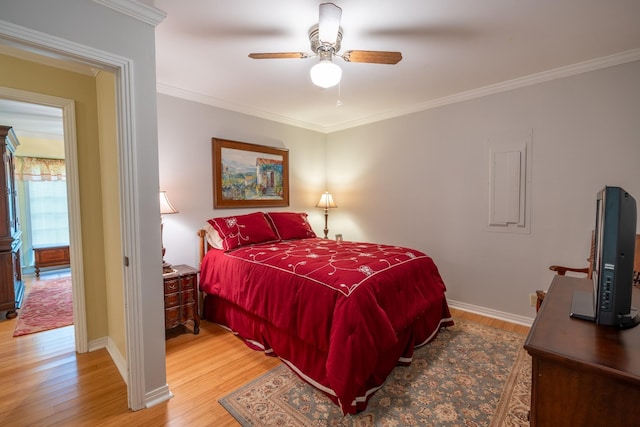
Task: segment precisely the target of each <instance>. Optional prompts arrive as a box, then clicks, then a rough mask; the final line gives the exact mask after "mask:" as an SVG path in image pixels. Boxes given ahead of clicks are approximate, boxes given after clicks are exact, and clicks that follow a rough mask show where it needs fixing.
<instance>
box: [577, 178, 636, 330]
mask: <svg viewBox="0 0 640 427" xmlns="http://www.w3.org/2000/svg"><path fill="white" fill-rule="evenodd" d="M636 226H637V213H636V201H635V199H634V198H633V197H632V196H631V195H630V194H629V193H627V192H626V191H624V190H623V189H622V188H620V187H609V186H607V187H605V188H603V189H602V190H601V191H599V192H598V195H597V198H596V223H595V232H594V233H595V234H594V242H593V243H594V254H593V259H592V260H591V263H592V264H591V269H592V272H593V273H592V279H593V291H575V292H574V294H573V301H572V304H571V316H572V317H576V318H579V319H584V320H590V321H593V322H596V323H597V324H598V325H607V326H617V327H618V328H621V329H626V328H631V327H633V326H636V325H637V324H638V323H640V316H639V315H638V313H637V310H635V309H633V308H632V307H631V295H632V292H633V259H634V255H635V238H636Z"/></svg>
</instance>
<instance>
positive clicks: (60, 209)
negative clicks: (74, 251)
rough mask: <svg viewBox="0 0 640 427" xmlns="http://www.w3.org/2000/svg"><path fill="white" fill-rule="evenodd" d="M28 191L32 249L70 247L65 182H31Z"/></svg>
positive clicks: (27, 186)
mask: <svg viewBox="0 0 640 427" xmlns="http://www.w3.org/2000/svg"><path fill="white" fill-rule="evenodd" d="M26 190H27V195H28V196H27V212H26V217H27V221H28V222H29V224H28V227H29V229H30V231H31V233H30V237H31V245H32V246H39V245H51V244H69V213H68V209H67V185H66V182H64V181H28V182H27V185H26Z"/></svg>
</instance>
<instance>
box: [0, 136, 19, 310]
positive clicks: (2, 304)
mask: <svg viewBox="0 0 640 427" xmlns="http://www.w3.org/2000/svg"><path fill="white" fill-rule="evenodd" d="M18 144H19V143H18V139H17V138H16V135H15V133H14V132H13V129H12V128H11V126H0V153H1V154H2V162H1V163H0V312H1V311H6V312H7V319H12V318H14V317H16V316H17V313H16V310H17V309H19V308H20V304H22V296H23V294H24V284H23V282H22V267H21V260H20V247H21V245H22V240H21V236H22V230H21V229H20V220H19V219H18V190H17V188H16V178H15V172H14V171H15V163H14V160H15V159H14V154H15V151H16V147H17V146H18Z"/></svg>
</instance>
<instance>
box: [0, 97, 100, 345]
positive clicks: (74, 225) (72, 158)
mask: <svg viewBox="0 0 640 427" xmlns="http://www.w3.org/2000/svg"><path fill="white" fill-rule="evenodd" d="M0 105H4V106H5V107H7V108H6V111H7V112H6V113H3V114H4V115H3V120H8V121H14V122H15V121H17V119H16V118H15V117H11V114H10V111H11V108H13V109H14V110H16V109H18V107H20V108H23V109H25V108H26V109H31V110H33V111H40V112H43V111H47V112H48V113H49V115H50V116H53V117H57V118H56V119H53V120H50V121H51V122H55V123H57V124H58V125H59V122H61V123H62V134H61V136H62V150H63V153H64V159H65V166H66V178H65V179H66V193H67V199H68V202H67V212H68V230H69V231H68V233H69V243H70V247H77V248H78V249H79V250H76V251H72V252H71V257H70V267H71V277H72V293H73V317H74V324H75V328H74V329H75V333H74V335H75V347H76V351H77V352H79V353H84V352H87V351H88V348H89V345H88V338H87V328H86V308H85V302H84V301H85V299H84V278H83V273H82V271H83V268H82V251H81V248H82V244H81V237H82V234H81V228H80V208H79V206H80V201H79V197H80V196H79V193H78V164H77V154H76V141H75V132H73V131H70V130H72V129H75V126H76V124H75V108H74V103H73V101H72V100H68V99H64V98H59V97H52V96H49V95H43V94H39V93H34V92H28V91H22V90H16V89H11V88H5V87H0ZM8 107H11V108H8ZM22 112H23V113H24V112H25V111H22ZM18 123H19V121H18ZM42 123H43V124H42V126H43V128H44V126H45V125H44V122H42ZM7 125H10V126H11V123H7ZM25 126H26V125H25ZM49 126H51V124H49ZM57 132H60V131H57ZM40 150H42V148H40ZM26 252H28V251H24V253H26ZM23 264H24V263H23Z"/></svg>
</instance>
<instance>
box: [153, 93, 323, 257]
mask: <svg viewBox="0 0 640 427" xmlns="http://www.w3.org/2000/svg"><path fill="white" fill-rule="evenodd" d="M213 137H216V138H222V139H230V140H233V141H240V142H249V143H253V144H259V145H266V146H271V147H277V148H285V149H287V150H289V195H290V197H289V202H290V206H289V208H262V209H255V208H252V209H214V208H213V176H212V167H211V166H212V157H211V138H213ZM325 139H326V136H325V135H323V134H319V133H317V132H313V131H308V130H304V129H300V128H297V127H293V126H289V125H284V124H280V123H276V122H272V121H269V120H264V119H259V118H256V117H251V116H248V115H244V114H239V113H235V112H231V111H228V110H223V109H220V108H216V107H211V106H208V105H204V104H200V103H197V102H193V101H186V100H182V99H179V98H175V97H172V96H168V95H162V94H159V95H158V154H159V169H160V188H161V189H162V190H165V191H166V192H167V195H168V197H169V199H170V200H171V203H172V204H173V205H174V207H175V208H176V209H177V210H178V211H179V213H177V214H174V215H165V217H164V231H163V241H164V246H165V248H166V254H165V260H166V261H167V262H169V263H170V264H188V265H192V266H198V265H199V259H198V237H197V235H196V233H197V231H198V230H199V229H201V228H202V226H203V225H204V224H205V222H206V221H207V220H208V219H210V218H213V217H218V216H228V215H236V214H244V213H249V212H254V211H256V210H262V211H265V212H266V211H277V210H289V211H293V210H295V211H304V212H307V213H308V214H309V220H310V222H311V224H312V226H313V228H314V230H315V231H316V233H322V229H323V228H324V223H323V221H324V219H323V218H324V217H323V216H322V215H321V214H322V210H321V209H319V208H316V207H315V204H316V203H318V200H319V199H320V195H321V194H322V193H323V192H324V190H325Z"/></svg>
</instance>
